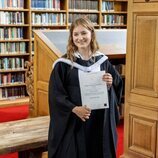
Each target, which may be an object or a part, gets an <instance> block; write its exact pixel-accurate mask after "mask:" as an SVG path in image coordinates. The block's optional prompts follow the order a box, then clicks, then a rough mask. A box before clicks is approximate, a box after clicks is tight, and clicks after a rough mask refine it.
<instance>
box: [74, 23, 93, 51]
mask: <svg viewBox="0 0 158 158" xmlns="http://www.w3.org/2000/svg"><path fill="white" fill-rule="evenodd" d="M72 37H73V43H74V44H75V45H76V47H77V48H78V51H79V52H80V51H82V50H83V49H84V50H86V49H89V48H90V42H91V31H90V30H88V29H86V28H85V27H83V26H82V25H79V26H76V27H75V28H74V30H73V33H72Z"/></svg>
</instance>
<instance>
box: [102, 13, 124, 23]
mask: <svg viewBox="0 0 158 158" xmlns="http://www.w3.org/2000/svg"><path fill="white" fill-rule="evenodd" d="M102 19H103V23H104V24H105V25H123V24H125V17H124V16H123V15H115V14H113V15H111V14H110V15H106V14H105V15H103V16H102Z"/></svg>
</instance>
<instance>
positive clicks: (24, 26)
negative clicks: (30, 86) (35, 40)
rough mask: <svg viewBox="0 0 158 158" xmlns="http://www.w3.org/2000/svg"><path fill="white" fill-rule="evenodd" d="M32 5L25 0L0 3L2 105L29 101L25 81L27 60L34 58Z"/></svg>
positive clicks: (0, 91)
mask: <svg viewBox="0 0 158 158" xmlns="http://www.w3.org/2000/svg"><path fill="white" fill-rule="evenodd" d="M19 2H20V3H19ZM29 6H30V2H29V1H25V0H20V1H19V0H17V1H16V0H14V1H13V0H11V1H8V2H7V1H1V3H0V16H1V20H0V102H1V103H0V106H11V105H21V104H23V103H27V104H28V102H29V101H28V97H27V92H26V84H25V71H26V69H25V61H28V60H30V50H29V47H30V29H29V28H30V21H29V19H28V18H27V17H29V11H30V8H29Z"/></svg>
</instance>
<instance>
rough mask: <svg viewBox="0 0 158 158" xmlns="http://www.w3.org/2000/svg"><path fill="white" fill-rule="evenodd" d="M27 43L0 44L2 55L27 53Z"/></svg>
mask: <svg viewBox="0 0 158 158" xmlns="http://www.w3.org/2000/svg"><path fill="white" fill-rule="evenodd" d="M26 47H27V44H26V42H11V43H10V42H5V43H0V54H15V53H16V54H24V53H26Z"/></svg>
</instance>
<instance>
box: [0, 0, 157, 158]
mask: <svg viewBox="0 0 158 158" xmlns="http://www.w3.org/2000/svg"><path fill="white" fill-rule="evenodd" d="M80 17H84V18H85V17H86V18H88V19H89V20H90V21H91V22H92V24H93V27H94V29H95V33H96V39H97V41H98V43H99V51H100V52H102V53H103V54H105V55H106V56H107V57H108V60H109V61H110V63H111V64H112V66H113V68H114V69H115V70H116V71H117V72H118V73H119V75H120V76H121V79H122V81H123V91H122V97H121V102H120V105H119V106H117V108H118V109H117V110H118V112H119V123H118V125H117V126H116V132H117V135H118V141H117V150H116V157H117V158H157V157H158V0H0V158H48V131H49V123H50V113H49V100H48V96H49V89H48V87H49V79H50V75H51V72H52V69H53V64H54V63H55V61H56V60H58V59H59V58H61V57H62V56H63V55H64V54H65V53H66V51H67V50H66V49H67V44H68V43H67V42H68V38H69V30H70V28H71V24H72V23H73V22H74V21H75V20H76V19H77V18H80ZM112 86H113V85H112ZM49 158H55V157H49ZM63 158H64V157H63ZM72 158H73V157H72ZM104 158H106V157H104Z"/></svg>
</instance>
